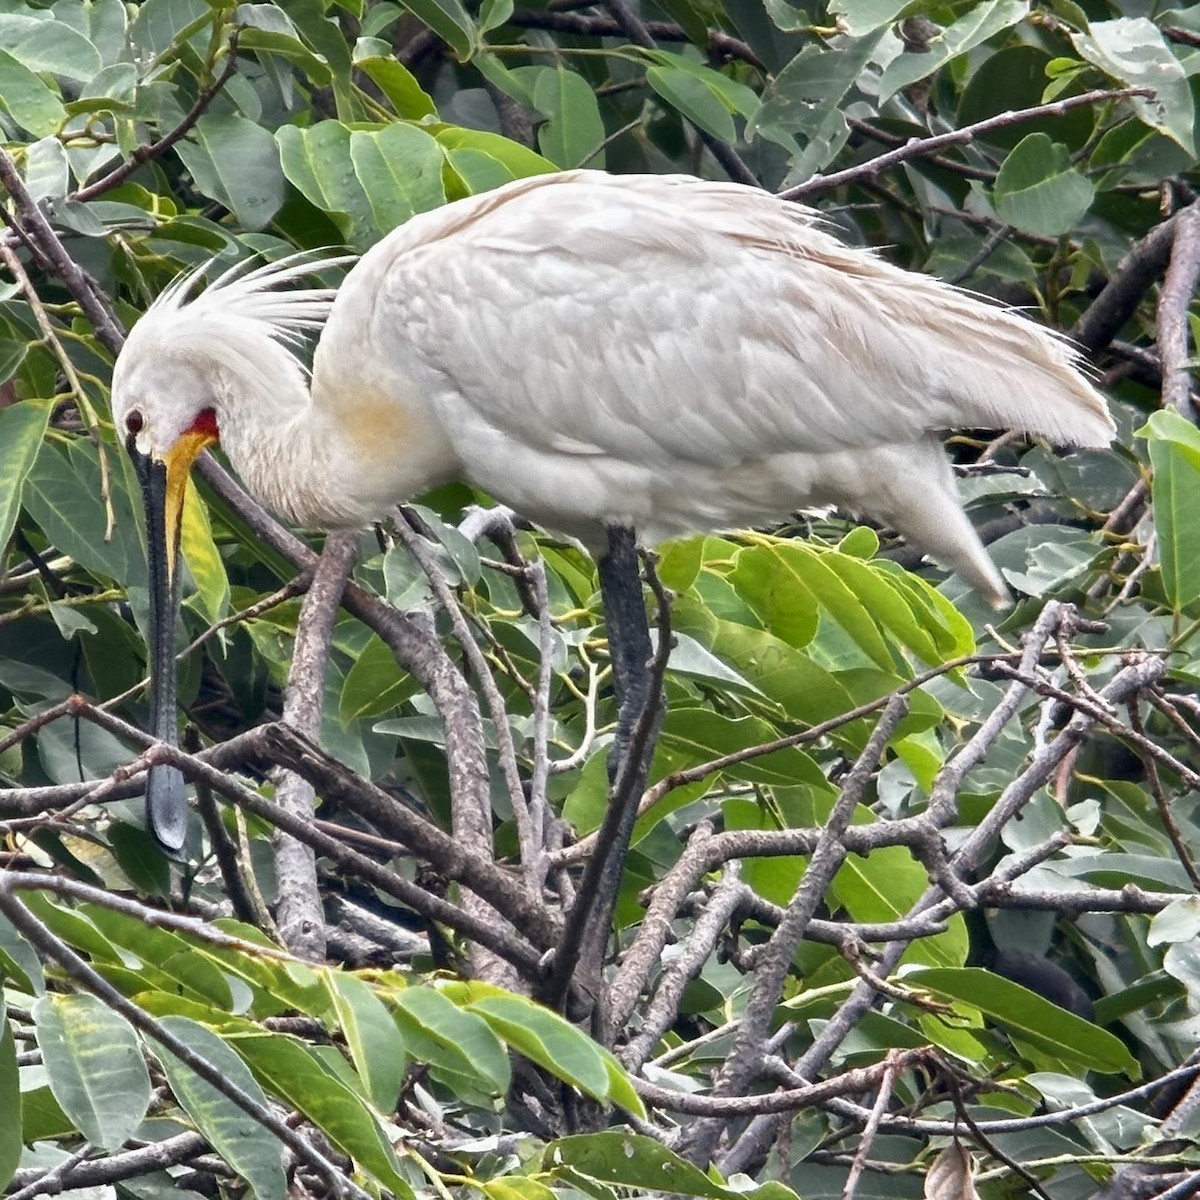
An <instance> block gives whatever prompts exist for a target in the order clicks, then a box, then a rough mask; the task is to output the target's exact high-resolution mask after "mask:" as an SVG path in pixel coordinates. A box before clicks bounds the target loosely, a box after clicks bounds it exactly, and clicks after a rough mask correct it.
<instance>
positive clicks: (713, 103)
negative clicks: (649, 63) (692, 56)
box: [646, 66, 737, 142]
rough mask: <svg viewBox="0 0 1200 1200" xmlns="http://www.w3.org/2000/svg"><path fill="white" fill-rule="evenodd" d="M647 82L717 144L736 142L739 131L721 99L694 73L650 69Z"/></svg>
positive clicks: (672, 69)
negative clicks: (715, 140)
mask: <svg viewBox="0 0 1200 1200" xmlns="http://www.w3.org/2000/svg"><path fill="white" fill-rule="evenodd" d="M646 82H647V83H648V84H649V85H650V86H651V87H652V88H653V89H654V90H655V91H656V92H657V93H658V94H659V95H660V96H661V97H662V98H663V99H664V100H665V101H666V102H667V103H668V104H669V105H671V107H672V108H675V109H677V110H678V111H679V112H680V113H681V114H682V115H683V116H685V117H687V119H688V120H689V121H691V122H692V124H693V125H695V126H696V127H697V128H699V129H702V130H703V131H704V132H705V133H707V134H710V135H711V136H712V137H715V138H716V139H717V140H718V141H722V142H733V141H735V140H736V139H737V128H736V127H735V125H734V123H733V117H732V116H730V114H729V109H728V108H727V107H726V105H725V103H724V102H723V101H722V99H721V97H720V96H719V95H718V93H717V92H715V91H714V90H713V89H712V88H711V87H709V85H708V84H707V83H706V82H705V81H704V80H703V79H699V78H698V77H697V76H695V75H693V74H692V72H691V71H685V70H682V69H681V68H679V67H662V66H654V67H650V68H649V70H647V71H646Z"/></svg>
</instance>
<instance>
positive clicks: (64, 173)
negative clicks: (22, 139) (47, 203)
mask: <svg viewBox="0 0 1200 1200" xmlns="http://www.w3.org/2000/svg"><path fill="white" fill-rule="evenodd" d="M70 176H71V170H70V163H69V161H68V159H67V152H66V150H65V149H64V148H63V144H62V142H60V141H59V140H58V138H56V137H45V138H40V139H39V140H38V141H36V142H34V143H33V145H32V146H30V147H29V148H28V149H27V150H26V151H25V186H26V187H27V188H28V189H29V193H30V195H32V196H33V197H34V198H35V199H37V200H60V199H61V198H62V197H63V196H65V195H66V194H67V186H68V184H69V182H70ZM22 357H24V355H22ZM18 361H19V360H18ZM6 366H7V364H6ZM15 369H16V364H14V365H13V368H12V370H15ZM12 370H7V371H0V375H2V376H3V377H4V378H6V379H7V378H8V376H9V375H11V374H12Z"/></svg>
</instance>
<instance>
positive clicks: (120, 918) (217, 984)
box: [78, 904, 233, 1009]
mask: <svg viewBox="0 0 1200 1200" xmlns="http://www.w3.org/2000/svg"><path fill="white" fill-rule="evenodd" d="M78 915H80V916H83V917H88V918H90V919H91V921H92V924H93V925H94V926H95V927H96V928H97V929H99V930H100V932H101V933H103V934H104V935H105V937H107V938H108V940H109V942H110V943H111V944H112V945H113V946H120V947H121V949H122V950H125V951H128V952H129V953H128V954H126V955H125V956H124V957H125V959H126V962H127V963H128V962H130V961H131V956H133V955H136V956H137V958H138V959H139V960H140V961H141V963H142V969H143V970H144V971H145V973H146V975H147V977H148V978H149V979H151V980H152V981H153V984H154V986H157V987H161V988H162V989H163V990H166V991H172V992H176V993H179V994H181V995H189V994H190V995H193V996H195V997H196V998H197V999H200V1000H203V1001H205V1002H206V1003H209V1004H215V1005H216V1006H217V1007H218V1008H222V1009H231V1008H232V1007H233V994H232V992H231V991H230V989H229V980H228V979H227V978H226V977H225V974H224V972H223V971H221V970H219V969H218V968H217V967H216V966H214V965H213V963H212V962H210V961H209V959H208V958H207V957H206V956H205V955H204V954H203V953H201V952H200V951H199V950H198V949H197V948H196V947H194V946H192V945H191V943H190V942H188V941H187V939H186V938H184V937H183V936H181V935H180V934H178V933H175V932H174V931H172V930H169V929H159V928H156V927H155V926H152V925H148V924H147V923H146V922H145V921H141V920H139V919H138V918H137V917H135V916H132V915H129V914H126V913H120V912H116V911H115V910H113V909H111V908H105V907H104V906H103V905H100V904H85V905H82V906H80V908H79V910H78Z"/></svg>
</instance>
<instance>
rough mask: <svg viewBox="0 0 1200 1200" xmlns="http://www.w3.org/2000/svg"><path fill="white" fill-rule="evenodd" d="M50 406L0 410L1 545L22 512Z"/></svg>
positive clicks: (25, 404) (28, 402)
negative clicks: (28, 480)
mask: <svg viewBox="0 0 1200 1200" xmlns="http://www.w3.org/2000/svg"><path fill="white" fill-rule="evenodd" d="M49 420H50V405H49V404H48V403H46V402H45V401H43V400H25V401H23V402H22V403H21V404H14V405H12V406H11V407H9V408H5V409H2V410H0V546H6V545H8V539H9V538H10V537H11V536H12V531H13V527H14V526H15V525H16V521H17V513H18V512H19V511H20V509H21V493H22V491H23V489H24V487H25V479H26V477H27V476H28V475H29V472H30V471H31V470H32V469H33V464H34V463H35V462H36V461H37V456H38V450H39V449H40V447H41V444H42V438H43V437H45V435H46V425H47V422H48V421H49Z"/></svg>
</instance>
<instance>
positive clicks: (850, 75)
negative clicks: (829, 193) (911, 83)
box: [746, 18, 890, 179]
mask: <svg viewBox="0 0 1200 1200" xmlns="http://www.w3.org/2000/svg"><path fill="white" fill-rule="evenodd" d="M889 23H890V18H888V20H887V22H884V23H883V28H880V29H878V30H876V31H866V34H868V36H864V37H845V38H835V40H834V42H833V44H832V46H828V47H827V46H824V44H822V46H820V47H817V46H806V47H805V48H804V49H803V50H800V53H799V54H797V55H796V58H793V59H792V60H791V61H790V62H788V64H787V65H786V66H785V67H784V70H782V71H780V72H779V74H776V76H775V78H774V79H773V80H772V82H770V83H769V84H768V85H767V88H766V90H764V91H763V95H762V104H761V106H760V108H758V110H757V113H756V114H755V115H754V116H752V118H751V119H750V121H749V122H748V124H746V137H748V138H749V137H751V136H761V137H764V138H768V139H770V140H772V142H775V143H776V144H778V145H781V146H784V149H786V150H790V151H792V152H796V151H797V149H798V146H797V142H796V138H797V136H798V137H800V138H803V139H804V142H805V143H809V145H810V149H811V150H812V151H814V154H809V152H806V154H805V161H804V162H803V164H799V163H793V167H792V169H791V170H790V172H788V179H793V178H799V179H803V178H806V175H808V174H811V173H812V172H815V170H821V169H822V168H823V167H824V166H826V164H827V163H828V161H829V158H832V157H833V155H835V154H836V152H838V150H840V149H841V145H842V144H844V143H845V140H846V138H848V137H850V127H848V126H847V125H846V120H845V118H844V116H842V114H841V112H840V106H841V104H842V102H844V101H845V98H846V96H848V95H850V92H851V91H852V90H853V89H854V88H856V86H857V84H858V80H859V78H860V77H862V74H863V71H864V70H865V67H866V65H868V64H869V62H870V61H871V59H872V56H874V55H875V52H876V48H877V47H878V44H880V43H881V42H882V41H883V40H884V37H889V36H890V31H889V30H888V29H887V25H888V24H889ZM872 29H874V26H872Z"/></svg>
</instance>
